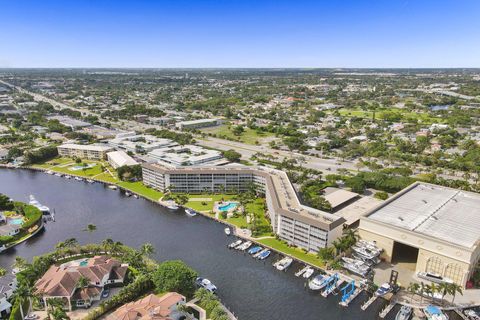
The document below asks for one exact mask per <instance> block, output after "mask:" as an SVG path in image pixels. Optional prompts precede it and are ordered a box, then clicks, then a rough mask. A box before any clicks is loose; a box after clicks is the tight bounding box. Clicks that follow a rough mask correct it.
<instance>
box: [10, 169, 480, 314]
mask: <svg viewBox="0 0 480 320" xmlns="http://www.w3.org/2000/svg"><path fill="white" fill-rule="evenodd" d="M0 169H21V170H31V171H37V172H42V173H46V172H47V171H50V170H48V169H45V168H36V167H30V166H22V167H14V166H7V165H0ZM64 174H65V173H64ZM68 175H70V176H72V177H80V178H82V179H85V180H86V179H90V180H93V181H95V182H99V183H103V184H104V186H107V187H108V186H116V187H117V188H118V189H120V190H121V191H123V192H126V191H128V192H130V193H131V194H134V195H137V196H138V197H139V198H140V197H141V198H142V199H145V200H148V201H150V202H151V203H155V204H157V205H160V206H162V207H163V208H165V209H167V210H170V209H168V208H167V207H166V206H164V205H162V204H161V203H160V202H159V201H155V200H153V199H150V198H148V197H147V196H145V195H142V194H140V193H138V192H136V191H133V190H131V189H129V188H125V187H123V186H120V185H118V184H116V183H112V182H108V181H104V180H99V179H96V178H90V177H84V176H81V175H76V174H70V173H68ZM185 208H188V207H184V206H179V209H185ZM195 212H197V214H200V215H201V216H203V217H206V218H208V219H210V220H213V221H216V222H218V223H221V224H223V225H224V226H228V227H229V228H232V229H233V236H235V237H237V238H240V239H241V240H244V241H245V240H247V241H252V242H253V243H255V244H256V245H259V246H262V247H264V248H267V249H269V250H271V251H272V252H275V253H277V254H280V255H283V256H288V257H290V258H292V259H293V260H294V261H296V262H298V263H301V264H304V265H308V266H310V267H312V268H314V269H315V270H316V271H319V272H322V273H325V274H327V275H329V276H331V275H333V274H335V273H337V274H338V275H339V276H340V279H342V280H343V281H346V282H350V281H351V280H355V287H356V288H357V289H359V290H361V291H365V288H364V287H363V286H360V285H359V284H358V279H354V278H351V277H350V276H348V275H345V274H343V273H341V272H340V271H339V270H336V272H332V271H331V270H325V269H324V268H321V267H318V266H316V265H314V264H311V263H309V262H307V261H305V260H302V259H301V258H297V257H295V256H292V255H289V254H286V253H284V252H282V251H279V250H277V249H275V248H273V247H270V246H268V245H265V244H263V243H261V242H259V241H258V240H261V239H258V240H257V239H256V238H252V237H249V236H247V235H245V234H243V233H242V232H241V230H243V229H240V228H238V227H237V226H235V225H233V224H231V223H229V222H226V221H223V220H221V219H218V218H216V217H215V216H212V215H210V214H208V213H205V212H201V211H197V210H195ZM43 227H44V225H43V221H42V227H41V228H39V229H38V230H36V232H35V234H36V233H37V232H38V231H40V230H41V229H43ZM239 231H240V232H239ZM33 235H34V234H32V236H33ZM29 238H31V236H30V237H28V238H26V239H24V240H22V241H21V242H19V243H17V244H20V243H22V242H24V241H26V240H28V239H29ZM17 244H15V245H17ZM9 248H11V247H9ZM405 292H406V291H405ZM407 296H408V295H407ZM424 299H428V298H426V297H424ZM407 300H408V299H407ZM385 302H387V303H395V304H398V305H400V306H403V305H405V306H410V307H412V308H414V309H423V308H425V307H426V305H428V303H427V304H425V303H422V304H411V303H408V302H407V301H396V300H395V299H391V300H387V299H385ZM478 306H480V302H478V303H476V304H471V305H457V306H438V307H439V308H440V309H442V310H445V311H456V310H463V309H469V308H474V307H478Z"/></svg>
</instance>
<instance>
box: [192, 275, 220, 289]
mask: <svg viewBox="0 0 480 320" xmlns="http://www.w3.org/2000/svg"><path fill="white" fill-rule="evenodd" d="M195 282H196V284H197V285H198V286H199V287H202V288H204V289H206V290H208V291H210V292H211V293H216V292H217V287H216V286H215V285H214V284H213V283H212V282H211V281H210V280H208V279H205V278H201V277H198V278H197V279H196V280H195Z"/></svg>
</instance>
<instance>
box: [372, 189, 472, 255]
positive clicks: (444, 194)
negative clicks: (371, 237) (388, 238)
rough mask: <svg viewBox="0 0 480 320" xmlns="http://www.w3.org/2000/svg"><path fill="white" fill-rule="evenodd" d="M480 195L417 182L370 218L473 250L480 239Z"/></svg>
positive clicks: (374, 212)
mask: <svg viewBox="0 0 480 320" xmlns="http://www.w3.org/2000/svg"><path fill="white" fill-rule="evenodd" d="M479 208H480V194H477V193H473V192H466V191H462V190H457V189H451V188H447V187H442V186H437V185H432V184H427V183H420V182H417V183H415V184H412V185H411V186H409V187H407V188H406V189H404V190H403V191H401V192H399V193H398V194H396V195H395V196H394V197H392V198H390V199H389V200H387V201H385V202H384V203H383V205H381V206H380V207H378V208H376V209H374V210H373V211H372V212H371V213H370V214H369V215H368V218H369V219H371V220H375V221H379V222H383V223H386V224H389V225H392V226H395V227H399V228H403V229H406V230H409V231H412V232H416V233H420V234H423V235H426V236H429V237H433V238H437V239H440V240H444V241H447V242H450V243H452V244H455V245H458V246H462V247H466V248H472V247H473V246H475V244H476V243H477V241H478V240H480V210H479Z"/></svg>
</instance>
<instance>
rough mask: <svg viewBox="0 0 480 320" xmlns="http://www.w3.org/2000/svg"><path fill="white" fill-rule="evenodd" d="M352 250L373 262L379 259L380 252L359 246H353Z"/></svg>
mask: <svg viewBox="0 0 480 320" xmlns="http://www.w3.org/2000/svg"><path fill="white" fill-rule="evenodd" d="M352 250H353V251H355V252H356V253H358V254H359V255H361V256H363V257H365V258H367V259H372V260H373V259H375V258H376V257H378V255H379V254H380V252H376V251H372V250H370V249H368V248H365V247H359V246H352Z"/></svg>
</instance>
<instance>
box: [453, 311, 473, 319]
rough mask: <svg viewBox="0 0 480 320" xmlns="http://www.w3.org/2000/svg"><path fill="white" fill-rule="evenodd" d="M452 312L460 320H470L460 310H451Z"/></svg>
mask: <svg viewBox="0 0 480 320" xmlns="http://www.w3.org/2000/svg"><path fill="white" fill-rule="evenodd" d="M453 311H455V312H456V313H457V314H458V315H459V316H460V317H461V318H462V319H464V320H470V319H469V318H468V317H467V316H466V315H465V314H464V313H463V312H462V310H460V309H455V310H453Z"/></svg>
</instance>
